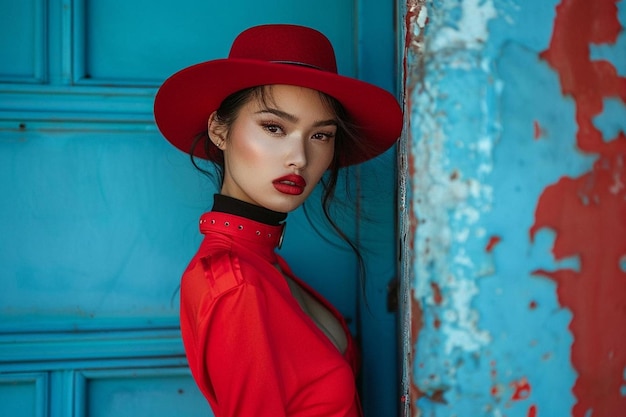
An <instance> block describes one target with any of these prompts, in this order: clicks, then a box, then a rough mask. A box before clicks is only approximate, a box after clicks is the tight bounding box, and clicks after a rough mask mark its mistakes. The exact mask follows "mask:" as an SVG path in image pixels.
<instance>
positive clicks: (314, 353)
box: [180, 212, 361, 417]
mask: <svg viewBox="0 0 626 417" xmlns="http://www.w3.org/2000/svg"><path fill="white" fill-rule="evenodd" d="M200 228H201V231H202V233H204V234H205V238H204V240H203V242H202V244H201V245H200V248H199V250H198V253H197V254H196V256H195V257H194V258H193V260H192V261H191V263H190V265H189V267H188V268H187V270H186V271H185V273H184V275H183V278H182V283H181V311H180V315H181V317H180V320H181V330H182V336H183V342H184V344H185V351H186V354H187V359H188V362H189V367H190V369H191V372H192V374H193V377H194V379H195V380H196V383H197V384H198V386H199V387H200V390H201V391H202V393H203V394H204V396H205V397H206V398H207V400H208V401H209V403H210V405H211V408H212V410H213V412H214V413H215V417H248V416H250V417H282V416H289V417H305V416H311V417H312V416H324V417H358V416H361V411H360V405H359V401H358V395H357V392H356V386H355V373H356V368H357V355H356V350H355V346H354V342H353V341H352V338H351V336H350V332H349V330H348V328H347V326H346V323H345V320H344V319H343V317H342V316H341V315H340V314H339V312H338V311H337V310H336V309H335V308H333V307H332V306H331V305H330V304H329V303H328V301H326V300H325V299H324V298H322V297H321V296H320V295H319V294H317V293H316V292H315V291H313V290H312V289H311V288H310V287H308V286H307V285H306V284H305V283H303V282H302V281H301V280H299V279H298V278H297V277H295V276H294V275H293V273H292V272H291V270H290V268H289V267H288V266H287V264H286V262H285V261H284V260H283V259H282V258H281V257H279V256H277V255H276V253H275V252H274V249H275V247H276V246H277V245H278V242H279V239H280V238H281V236H280V235H281V232H282V226H268V225H265V224H263V223H258V222H254V221H252V220H249V219H246V218H242V217H237V216H234V215H231V214H225V213H219V212H209V213H206V214H204V215H203V216H202V218H201V220H200ZM276 264H277V265H279V266H280V269H281V270H282V271H283V273H284V274H286V275H287V276H289V277H291V278H292V279H293V280H294V281H296V282H297V283H299V284H300V285H301V286H302V287H303V288H304V289H305V290H306V291H308V292H309V293H310V294H311V295H312V296H313V297H315V298H316V299H317V300H318V301H319V302H321V303H322V304H323V305H324V306H325V307H326V308H327V309H328V310H329V311H331V312H332V313H333V315H335V317H336V318H337V319H338V320H339V321H340V322H341V324H342V326H343V328H344V331H345V332H346V336H347V338H348V347H347V349H346V351H345V352H344V354H343V355H342V354H341V353H340V352H339V350H338V349H337V348H336V347H335V345H334V344H333V343H332V342H331V341H330V340H329V339H328V338H327V337H326V335H324V333H323V332H322V331H321V330H320V329H319V328H318V327H317V325H316V324H315V323H314V322H313V321H312V320H311V319H310V317H309V316H308V315H306V313H304V312H303V311H302V309H301V308H300V306H299V304H298V302H297V301H296V300H295V299H294V297H293V296H292V294H291V292H290V290H289V287H288V285H287V282H286V280H285V277H284V276H283V275H282V274H281V272H280V271H279V270H277V268H276V267H275V265H276Z"/></svg>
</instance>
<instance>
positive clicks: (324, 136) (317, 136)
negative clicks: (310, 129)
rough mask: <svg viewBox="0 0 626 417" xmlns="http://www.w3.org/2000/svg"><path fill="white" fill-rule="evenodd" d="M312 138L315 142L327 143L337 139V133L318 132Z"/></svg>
mask: <svg viewBox="0 0 626 417" xmlns="http://www.w3.org/2000/svg"><path fill="white" fill-rule="evenodd" d="M311 137H312V138H313V139H315V140H321V141H324V142H327V141H329V140H331V139H332V138H334V137H335V132H317V133H315V134H313V136H311Z"/></svg>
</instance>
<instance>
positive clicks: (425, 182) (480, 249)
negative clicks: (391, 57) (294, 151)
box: [399, 0, 626, 417]
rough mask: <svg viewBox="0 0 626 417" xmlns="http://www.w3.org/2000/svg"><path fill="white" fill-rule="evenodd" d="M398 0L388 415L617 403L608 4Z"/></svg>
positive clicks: (609, 409)
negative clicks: (393, 403)
mask: <svg viewBox="0 0 626 417" xmlns="http://www.w3.org/2000/svg"><path fill="white" fill-rule="evenodd" d="M404 6H405V8H404V10H403V16H404V18H405V19H404V21H405V27H404V30H405V36H404V62H403V65H404V68H403V69H404V87H405V112H406V115H407V116H406V129H405V137H404V138H403V141H402V143H401V147H400V149H401V150H400V155H399V163H400V170H401V171H400V172H401V177H402V180H401V193H400V200H399V201H400V211H401V213H406V215H405V216H403V218H402V220H401V227H400V231H401V236H400V243H401V245H402V247H403V256H402V259H401V273H402V278H403V280H404V282H405V291H406V293H407V294H408V296H407V304H406V305H404V307H403V308H404V310H405V314H404V317H406V319H405V321H404V322H403V324H402V326H403V328H402V330H403V333H404V334H405V336H406V339H407V342H406V345H405V352H404V353H405V355H406V357H407V358H408V360H407V362H406V364H405V368H407V369H406V370H405V381H404V383H405V391H406V395H405V397H404V398H403V399H404V403H405V405H406V408H405V411H404V412H405V415H407V416H408V415H409V413H410V415H424V416H477V415H488V416H508V417H512V416H525V417H526V416H527V417H530V416H565V415H572V416H576V417H587V416H593V417H598V416H607V417H608V416H611V417H614V416H617V415H620V414H619V413H621V412H623V410H625V409H626V381H625V378H626V375H625V372H626V326H624V325H623V323H624V321H625V319H626V174H625V168H624V164H625V162H626V137H625V134H624V132H625V131H626V56H625V55H626V34H625V32H624V26H625V24H626V4H625V2H624V1H615V0H598V1H595V2H588V1H585V0H562V1H556V0H551V1H546V0H526V1H521V0H519V1H514V0H459V1H452V2H450V1H445V2H444V1H435V0H431V1H427V0H413V1H407V2H406V4H405V5H404Z"/></svg>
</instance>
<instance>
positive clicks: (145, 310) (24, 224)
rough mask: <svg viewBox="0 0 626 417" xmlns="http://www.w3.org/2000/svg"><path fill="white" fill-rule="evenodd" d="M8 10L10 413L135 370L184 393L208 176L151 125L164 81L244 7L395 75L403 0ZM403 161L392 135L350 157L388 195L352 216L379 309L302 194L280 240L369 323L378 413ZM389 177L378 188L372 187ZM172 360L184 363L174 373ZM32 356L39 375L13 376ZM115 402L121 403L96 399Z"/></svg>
mask: <svg viewBox="0 0 626 417" xmlns="http://www.w3.org/2000/svg"><path fill="white" fill-rule="evenodd" d="M0 10H2V11H3V13H0V35H1V36H0V57H8V58H5V59H0V192H1V193H2V202H1V203H0V264H1V265H2V266H3V269H2V271H0V281H1V282H2V291H0V372H2V373H3V374H6V375H7V378H8V379H7V381H8V382H7V383H6V384H4V385H2V384H0V396H2V395H3V393H4V392H6V393H7V394H6V395H8V396H15V397H16V401H14V402H11V403H5V404H6V408H2V406H0V415H2V416H7V417H9V416H13V415H19V413H18V414H16V413H17V411H15V410H18V409H19V404H21V401H22V400H24V401H26V402H27V403H32V402H33V400H32V398H36V400H34V401H35V402H36V403H37V407H34V408H33V411H32V413H31V412H30V411H29V413H28V415H41V414H42V413H49V414H48V415H49V416H50V417H60V416H67V415H74V414H72V413H73V412H74V411H73V410H74V409H79V410H89V407H90V406H92V405H91V404H89V401H90V400H89V398H92V399H99V400H98V401H100V400H101V401H108V400H106V398H108V397H107V395H109V394H111V393H112V392H114V391H115V390H116V389H117V388H116V387H117V386H118V385H120V386H123V385H124V384H130V385H131V386H132V387H134V388H133V389H136V390H137V394H136V400H137V401H136V403H137V404H140V403H141V399H142V398H145V397H142V396H143V395H144V394H145V393H150V392H152V391H158V389H159V388H155V387H157V386H160V387H161V388H162V392H163V393H164V395H165V396H167V398H171V399H173V398H181V400H182V399H183V398H186V397H184V396H181V395H177V394H176V390H173V389H171V388H172V387H173V386H174V385H177V384H180V385H184V391H185V394H187V393H189V390H188V386H189V382H190V381H189V375H187V374H184V365H185V362H184V356H183V352H182V345H181V343H180V339H179V335H178V333H177V319H178V317H177V312H178V305H177V298H178V293H177V286H178V280H179V277H180V275H181V272H182V270H183V268H184V267H185V265H186V263H187V262H188V260H189V258H190V257H191V255H192V254H193V253H194V251H195V249H196V247H197V244H198V242H199V239H200V238H201V236H200V234H199V232H198V228H197V220H198V216H199V215H200V214H201V213H202V212H203V211H205V210H207V209H208V208H209V207H210V206H211V201H212V193H213V192H214V187H212V186H211V184H210V182H209V181H208V180H206V179H205V178H204V177H202V176H200V175H199V174H198V173H197V172H195V171H194V169H193V168H192V167H191V164H190V162H189V160H188V158H187V157H186V156H185V155H183V154H182V153H181V152H179V151H177V150H176V149H174V148H173V147H172V146H171V145H169V144H168V143H167V142H166V141H164V140H163V139H162V138H161V137H160V135H159V133H158V132H157V131H156V128H155V126H154V124H153V120H152V114H151V109H152V98H153V95H154V93H155V91H156V88H157V86H158V85H159V83H160V82H161V81H162V80H163V79H164V78H165V77H166V76H167V75H169V74H171V73H172V72H174V71H176V70H178V69H180V68H182V67H184V66H187V65H189V64H192V63H196V62H200V61H203V60H207V59H212V58H218V57H220V58H221V57H224V56H226V55H227V53H228V49H229V45H230V42H231V41H232V39H233V38H234V37H235V36H236V34H237V33H239V32H240V31H241V30H242V29H244V28H246V27H248V26H250V25H254V24H261V23H270V22H287V23H298V24H305V25H309V26H313V27H315V28H318V29H320V30H321V31H323V32H324V33H325V34H326V35H328V37H329V38H330V39H331V41H332V42H333V44H334V46H335V48H336V51H337V60H338V67H339V71H340V72H341V73H343V74H346V75H352V76H358V77H360V78H362V79H366V80H368V81H371V82H373V83H376V84H379V85H381V86H383V87H385V88H388V89H390V90H393V89H394V88H393V86H394V85H395V80H394V75H393V71H392V69H393V65H394V52H395V51H394V42H395V35H394V28H393V23H394V11H393V8H392V4H383V3H380V2H373V1H365V0H364V1H359V2H354V1H352V0H345V1H335V0H323V1H318V2H313V3H312V2H305V3H297V2H296V3H294V2H292V1H287V0H276V1H271V2H258V1H257V2H254V1H248V2H239V3H238V4H237V5H233V4H231V3H229V2H206V1H199V0H181V1H178V2H176V5H175V7H172V4H171V2H166V1H157V2H154V1H143V0H133V1H126V0H106V1H104V0H84V1H83V0H81V1H69V0H50V1H43V0H34V1H28V2H15V1H8V0H7V1H4V0H0ZM9 58H10V59H9ZM393 165H394V160H393V153H390V154H388V155H386V156H385V157H384V158H382V159H381V161H379V162H377V163H376V164H374V165H371V166H368V167H363V168H362V171H360V170H355V171H353V172H351V173H352V174H354V175H356V176H357V177H359V176H362V177H363V178H365V180H364V181H362V185H361V186H360V188H359V192H362V193H363V196H362V200H361V201H362V202H363V203H362V204H363V207H364V208H365V209H367V208H368V207H369V211H370V212H371V211H374V212H378V208H381V210H382V211H380V212H378V214H379V216H378V218H376V219H375V221H374V222H363V223H362V224H358V222H359V221H360V220H361V219H360V218H355V216H354V212H353V211H350V210H352V209H353V208H349V209H348V210H347V211H346V212H347V213H351V214H350V215H348V216H343V217H342V218H341V220H342V222H344V226H345V227H346V228H347V229H349V230H351V231H353V232H355V231H356V230H357V227H358V228H364V229H365V230H364V231H363V232H362V233H361V235H360V237H361V239H362V240H363V242H364V243H365V244H366V246H367V247H368V251H367V253H366V255H367V268H368V273H369V277H370V279H369V286H368V294H370V297H369V302H370V309H369V310H367V311H366V307H365V305H364V301H363V299H362V298H361V297H360V296H358V295H357V294H358V290H357V289H358V283H357V282H356V274H355V268H356V266H355V260H354V258H353V256H352V255H351V253H350V252H349V250H347V249H346V248H345V247H343V246H341V244H339V246H338V243H339V241H338V239H335V238H334V237H331V238H330V240H331V241H332V242H330V243H329V242H327V241H326V240H325V239H324V238H321V237H320V236H318V235H317V234H316V232H315V231H313V230H312V229H311V227H310V226H309V225H308V223H307V221H306V219H305V218H304V216H303V213H302V211H298V212H296V213H293V214H292V215H290V217H289V226H288V234H287V236H286V239H285V245H284V248H283V250H282V253H283V255H284V256H285V257H286V258H288V259H289V261H290V262H291V264H292V266H293V269H294V270H295V271H296V272H297V273H298V274H300V275H301V276H302V277H303V278H305V279H306V280H308V281H309V282H311V283H312V284H313V285H314V286H315V287H316V288H317V289H319V290H320V291H321V292H322V293H323V294H325V295H326V296H327V297H328V298H329V299H330V300H331V301H332V302H333V303H334V304H335V305H337V306H338V307H339V309H340V310H341V311H342V312H343V313H344V314H346V315H347V316H348V317H349V318H350V319H351V320H352V327H353V329H355V330H359V331H360V333H361V334H360V336H361V341H362V342H363V364H364V368H363V369H364V374H363V379H362V381H363V382H362V385H363V391H364V393H365V395H364V407H365V410H366V413H367V415H370V416H377V415H384V414H386V413H389V412H392V413H393V411H390V410H393V409H395V407H396V386H395V384H394V381H395V378H396V372H397V369H396V366H395V359H396V356H395V345H396V343H395V337H396V334H395V315H394V314H393V313H389V312H388V311H387V310H386V303H385V302H386V298H387V294H386V290H387V288H386V287H387V283H388V282H389V280H390V279H391V278H393V276H394V275H395V247H394V245H393V242H394V228H393V223H394V216H395V211H394V206H393V200H394V192H393V182H394V180H393ZM381 183H382V184H385V187H387V188H389V190H388V192H387V193H385V194H382V193H377V192H376V189H375V188H374V189H372V187H377V186H379V184H381ZM366 194H367V195H369V197H367V196H366ZM370 194H374V196H371V195H370ZM366 197H367V200H366V199H365V198H366ZM357 201H359V200H357ZM383 211H384V216H382V217H381V216H380V214H381V213H383ZM322 230H323V233H330V231H329V229H324V228H323V229H322ZM355 233H356V232H355ZM312 248H313V249H312ZM320 260H322V262H320ZM361 312H363V314H361ZM138 368H140V369H142V368H153V369H156V370H157V372H156V374H157V375H155V376H154V378H153V377H150V378H147V379H146V378H135V379H133V378H125V377H124V378H121V377H120V378H118V379H116V378H112V379H110V385H109V384H108V383H109V380H107V384H103V383H100V382H101V381H102V380H101V379H97V381H96V382H94V383H93V385H90V386H91V387H92V389H93V390H94V391H93V392H92V394H91V396H88V395H83V394H84V393H83V392H82V391H80V390H78V389H75V384H76V381H77V379H76V378H77V375H78V376H80V375H83V374H81V372H82V371H83V370H84V369H92V370H98V372H105V371H106V370H110V369H119V370H120V372H122V371H121V370H124V369H138ZM170 368H171V369H174V371H175V372H178V373H177V375H179V376H180V378H179V377H177V378H176V379H175V380H174V382H173V383H172V382H171V381H172V379H168V378H169V377H168V376H167V370H168V369H170ZM94 372H95V371H94ZM96 373H97V372H96ZM122 373H123V372H122ZM33 374H36V375H41V376H42V377H41V381H43V382H40V381H39V380H37V384H38V385H37V387H39V386H40V385H41V384H44V385H45V387H44V388H42V389H41V390H39V389H37V390H35V388H33V387H34V386H35V385H36V384H35V383H33V384H31V383H30V382H28V383H26V382H24V383H23V384H22V382H20V381H30V379H28V378H31V377H30V375H33ZM159 375H161V376H162V378H161V379H159ZM24 378H26V379H24ZM31 379H32V378H31ZM16 381H18V382H16ZM88 382H89V381H88ZM12 384H17V385H12ZM7 386H11V387H13V386H14V387H16V388H15V389H16V390H17V391H9V390H8V388H7V390H6V391H3V388H5V387H7ZM83 388H84V387H83ZM81 389H82V388H81ZM109 389H110V391H107V390H109ZM14 393H16V394H15V395H13V394H14ZM42 393H44V394H45V395H44V394H42ZM46 393H50V395H48V394H46ZM115 395H116V396H117V394H115ZM193 395H194V396H195V397H194V398H197V397H198V396H199V393H198V392H193ZM155 396H157V397H158V395H153V397H155ZM74 402H76V404H75V403H74ZM16 404H17V405H16ZM155 404H156V405H158V404H159V403H158V402H157V403H155ZM172 404H173V402H172ZM189 404H192V403H191V402H190V403H189ZM195 404H197V402H193V405H195ZM9 407H11V408H9ZM81 407H82V408H81ZM94 407H96V408H97V404H95V405H94ZM189 408H191V406H190V407H188V408H185V409H182V408H180V409H179V410H178V411H179V414H180V415H186V414H187V413H188V412H190V410H189ZM94 409H95V408H94ZM138 409H140V407H139V406H138ZM14 411H15V412H14ZM109 411H110V414H113V415H117V414H116V413H117V411H115V410H114V409H112V410H105V409H101V413H100V414H99V415H104V414H106V413H108V412H109ZM126 411H127V412H132V409H130V408H129V409H127V410H126ZM161 411H162V412H164V413H166V412H167V410H166V408H161ZM203 411H204V410H203ZM85 412H86V411H85ZM135 414H136V415H137V413H135ZM20 417H21V416H20Z"/></svg>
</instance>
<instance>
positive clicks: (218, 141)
mask: <svg viewBox="0 0 626 417" xmlns="http://www.w3.org/2000/svg"><path fill="white" fill-rule="evenodd" d="M207 131H208V132H209V138H210V139H211V142H213V144H215V146H217V147H218V148H220V149H221V150H224V148H225V147H226V137H227V136H228V130H227V128H226V126H224V124H222V123H220V122H219V121H218V120H217V117H216V112H213V113H211V115H210V116H209V121H208V122H207Z"/></svg>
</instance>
